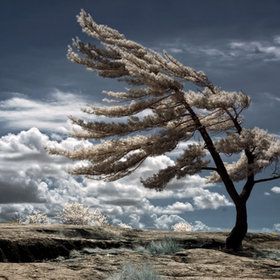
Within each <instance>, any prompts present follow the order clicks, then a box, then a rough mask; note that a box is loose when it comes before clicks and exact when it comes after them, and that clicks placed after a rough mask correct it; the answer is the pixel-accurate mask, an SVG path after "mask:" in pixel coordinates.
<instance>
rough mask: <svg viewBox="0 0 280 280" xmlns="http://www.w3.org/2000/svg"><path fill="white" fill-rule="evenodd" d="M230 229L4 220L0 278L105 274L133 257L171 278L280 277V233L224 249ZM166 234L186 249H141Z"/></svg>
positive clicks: (254, 236)
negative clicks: (188, 229)
mask: <svg viewBox="0 0 280 280" xmlns="http://www.w3.org/2000/svg"><path fill="white" fill-rule="evenodd" d="M226 234H227V233H209V232H190V233H176V232H165V231H141V230H129V229H122V228H117V227H110V226H108V227H89V226H70V225H17V224H0V261H1V262H0V280H2V279H5V280H7V279H8V280H26V279H42V280H43V279H44V280H46V279H55V280H62V279H67V280H68V279H70V280H71V279H75V280H77V279H91V280H99V279H100V280H101V279H107V277H108V276H109V275H111V274H113V273H114V272H117V271H118V270H119V269H120V267H121V266H122V264H124V263H127V262H130V263H136V264H137V263H149V264H151V265H152V266H153V267H154V269H155V270H156V271H157V272H158V273H159V274H160V275H161V276H162V279H170V280H171V279H180V280H182V279H280V261H279V255H280V237H279V234H276V233H275V234H257V233H254V234H248V236H247V238H246V240H245V242H244V250H243V251H242V252H238V253H235V254H233V253H232V252H227V251H225V250H224V249H223V247H224V240H225V237H226ZM165 237H171V238H173V239H175V240H176V241H177V242H178V243H179V244H180V245H181V247H182V250H181V251H179V252H177V253H175V254H173V255H164V256H163V255H162V256H152V255H151V254H149V253H148V252H147V251H141V250H139V247H145V246H146V245H147V244H149V242H151V241H152V240H161V239H163V238H165Z"/></svg>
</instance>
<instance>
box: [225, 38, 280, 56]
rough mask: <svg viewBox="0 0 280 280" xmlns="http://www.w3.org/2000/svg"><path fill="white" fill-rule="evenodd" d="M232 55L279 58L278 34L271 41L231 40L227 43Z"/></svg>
mask: <svg viewBox="0 0 280 280" xmlns="http://www.w3.org/2000/svg"><path fill="white" fill-rule="evenodd" d="M229 47H230V49H231V50H232V54H233V55H234V56H242V57H247V58H256V57H260V58H262V59H263V60H266V61H270V60H279V59H280V46H279V36H277V37H275V38H274V40H272V41H263V42H261V41H233V42H231V43H230V44H229Z"/></svg>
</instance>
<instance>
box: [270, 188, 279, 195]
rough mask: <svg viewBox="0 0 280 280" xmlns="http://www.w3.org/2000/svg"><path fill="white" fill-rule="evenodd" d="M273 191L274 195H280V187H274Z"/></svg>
mask: <svg viewBox="0 0 280 280" xmlns="http://www.w3.org/2000/svg"><path fill="white" fill-rule="evenodd" d="M271 191H272V192H273V193H277V194H280V187H273V188H272V189H271Z"/></svg>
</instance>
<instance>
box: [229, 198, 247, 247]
mask: <svg viewBox="0 0 280 280" xmlns="http://www.w3.org/2000/svg"><path fill="white" fill-rule="evenodd" d="M235 209H236V222H235V226H234V228H233V229H232V231H231V232H230V234H229V236H228V237H227V239H226V248H227V249H231V250H235V251H237V250H240V249H241V248H242V241H243V239H244V237H245V236H246V233H247V230H248V224H247V208H246V202H241V203H237V204H235Z"/></svg>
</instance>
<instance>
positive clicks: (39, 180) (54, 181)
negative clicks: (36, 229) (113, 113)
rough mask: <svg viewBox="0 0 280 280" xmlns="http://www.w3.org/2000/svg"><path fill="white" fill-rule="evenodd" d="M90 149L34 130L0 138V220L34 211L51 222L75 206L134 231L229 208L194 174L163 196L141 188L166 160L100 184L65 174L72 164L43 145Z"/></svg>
mask: <svg viewBox="0 0 280 280" xmlns="http://www.w3.org/2000/svg"><path fill="white" fill-rule="evenodd" d="M91 145H92V143H90V142H89V141H80V140H77V139H74V138H67V139H64V140H62V141H60V142H57V141H56V140H55V139H52V138H51V137H50V136H48V135H46V134H44V133H42V132H41V131H40V130H39V129H38V128H31V129H29V130H27V131H25V130H23V131H21V132H19V133H18V134H8V135H5V136H3V137H1V138H0V151H1V152H0V170H1V173H0V205H1V216H2V219H5V217H6V218H7V219H10V218H11V215H12V214H11V213H12V212H13V211H14V215H15V216H16V215H17V213H19V212H21V213H22V214H23V215H25V214H27V213H30V212H32V211H33V210H34V209H37V208H39V209H43V210H44V212H47V213H48V215H49V216H51V217H56V216H57V215H58V213H59V211H60V210H61V208H62V206H63V205H64V204H65V203H66V202H69V201H70V202H71V201H78V202H81V203H84V204H86V205H88V206H90V207H92V208H100V210H101V211H102V212H104V213H105V214H106V215H108V217H109V218H110V219H111V221H115V222H117V221H123V222H125V223H127V224H130V225H132V226H134V227H159V226H160V223H163V221H164V219H165V218H164V217H165V216H166V217H171V218H168V219H171V220H172V221H173V222H174V221H175V220H176V221H181V219H183V218H180V216H182V217H184V216H186V214H187V213H192V212H193V211H195V210H196V209H217V208H218V207H220V206H230V205H231V204H230V203H229V201H228V200H227V198H225V197H224V196H223V195H220V194H218V193H216V192H213V191H210V189H208V188H211V187H212V185H209V184H206V182H205V179H203V178H202V177H200V176H199V175H194V176H186V177H185V178H183V179H180V180H173V181H172V182H171V183H170V184H169V186H168V187H167V188H166V189H165V190H163V191H162V192H156V191H154V190H148V189H146V188H144V187H143V186H142V184H141V183H140V180H139V178H140V177H147V176H150V175H152V174H153V172H155V171H156V170H158V169H160V168H165V167H166V166H168V165H171V164H173V160H172V159H171V158H170V157H168V156H166V155H162V156H158V157H153V158H148V159H147V160H146V161H145V162H144V164H143V166H141V168H139V169H138V170H137V171H136V172H134V173H133V174H131V175H130V176H127V177H125V178H123V179H120V180H118V181H115V182H103V181H93V180H90V179H88V178H84V177H73V176H71V175H69V174H68V173H67V170H68V169H69V168H70V167H71V165H72V164H73V163H72V162H71V161H70V160H69V159H67V158H64V157H61V156H50V155H48V154H47V152H46V150H45V147H46V146H55V147H61V148H66V149H76V148H77V147H81V146H85V147H87V146H91ZM183 146H184V145H183ZM15 205H16V206H15ZM13 209H14V210H13ZM176 217H177V218H176ZM178 217H179V218H178ZM166 219H167V218H166ZM171 220H170V222H168V223H167V224H169V223H171ZM163 228H165V227H164V226H163Z"/></svg>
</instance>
